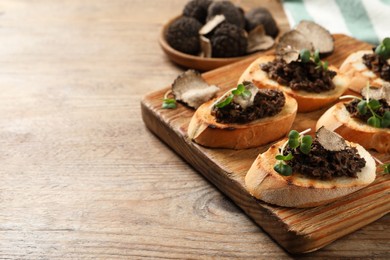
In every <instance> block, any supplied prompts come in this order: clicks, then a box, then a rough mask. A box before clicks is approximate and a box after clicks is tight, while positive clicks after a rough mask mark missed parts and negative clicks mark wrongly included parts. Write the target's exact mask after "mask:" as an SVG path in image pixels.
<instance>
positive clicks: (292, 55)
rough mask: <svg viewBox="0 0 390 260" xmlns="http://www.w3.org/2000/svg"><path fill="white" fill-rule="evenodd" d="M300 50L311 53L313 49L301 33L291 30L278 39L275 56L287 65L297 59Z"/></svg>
mask: <svg viewBox="0 0 390 260" xmlns="http://www.w3.org/2000/svg"><path fill="white" fill-rule="evenodd" d="M301 49H307V50H309V51H313V50H314V47H313V44H312V43H311V42H310V41H309V40H308V39H307V37H305V36H304V35H303V34H302V33H300V32H298V31H296V30H291V31H289V32H286V33H285V34H283V36H282V37H281V38H280V40H279V43H278V45H276V55H278V56H280V57H281V58H282V59H284V60H285V61H286V62H287V63H289V62H291V61H293V60H297V59H298V57H299V51H300V50H301Z"/></svg>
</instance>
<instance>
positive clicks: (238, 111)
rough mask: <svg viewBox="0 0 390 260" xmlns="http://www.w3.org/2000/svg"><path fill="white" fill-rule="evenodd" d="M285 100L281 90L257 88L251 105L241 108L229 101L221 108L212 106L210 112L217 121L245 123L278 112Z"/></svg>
mask: <svg viewBox="0 0 390 260" xmlns="http://www.w3.org/2000/svg"><path fill="white" fill-rule="evenodd" d="M285 102H286V99H285V97H284V95H283V93H282V92H281V91H278V90H270V89H259V91H258V92H257V94H256V96H255V98H254V102H253V105H252V106H249V107H247V108H245V109H243V108H242V107H241V106H240V105H239V104H236V103H234V102H231V103H230V104H228V105H227V106H224V107H222V108H217V107H214V108H213V110H212V111H211V114H212V115H214V116H215V118H216V121H217V122H218V123H239V124H245V123H248V122H251V121H254V120H256V119H260V118H264V117H268V116H273V115H276V114H278V113H279V112H280V111H281V110H282V109H283V106H284V104H285Z"/></svg>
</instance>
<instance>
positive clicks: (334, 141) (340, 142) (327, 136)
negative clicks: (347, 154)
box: [316, 126, 347, 151]
mask: <svg viewBox="0 0 390 260" xmlns="http://www.w3.org/2000/svg"><path fill="white" fill-rule="evenodd" d="M316 136H317V140H318V142H319V143H320V144H321V145H322V147H324V148H325V150H327V151H342V150H344V149H346V148H347V143H346V142H345V140H344V139H343V138H342V137H341V136H340V135H338V134H336V133H335V132H332V131H330V130H328V129H327V128H325V127H324V126H322V127H321V128H320V129H318V131H317V132H316Z"/></svg>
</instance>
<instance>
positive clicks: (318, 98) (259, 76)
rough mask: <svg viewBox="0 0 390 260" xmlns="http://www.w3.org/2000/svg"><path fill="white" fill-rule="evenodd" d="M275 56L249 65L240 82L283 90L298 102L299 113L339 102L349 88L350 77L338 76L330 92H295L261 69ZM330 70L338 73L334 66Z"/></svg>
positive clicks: (334, 79)
mask: <svg viewBox="0 0 390 260" xmlns="http://www.w3.org/2000/svg"><path fill="white" fill-rule="evenodd" d="M274 59H275V56H273V55H267V56H262V57H260V58H258V59H257V60H255V61H254V62H252V63H251V65H249V67H248V68H247V69H246V70H245V71H244V73H243V74H242V75H241V77H240V79H239V80H238V82H243V81H251V82H253V83H254V84H255V85H256V86H257V87H258V88H270V89H278V90H281V91H283V92H285V93H287V94H289V95H290V96H292V97H293V98H295V99H296V100H297V102H298V112H310V111H314V110H317V109H320V108H322V107H324V106H326V105H328V104H330V103H332V102H333V101H335V100H337V98H338V97H340V96H341V95H342V94H343V93H344V92H345V90H346V89H347V87H348V82H349V79H348V77H345V76H342V75H340V74H337V75H336V76H335V77H334V78H333V82H334V84H335V85H336V88H335V89H333V90H330V91H326V92H323V93H312V92H307V91H303V90H299V91H295V90H292V89H291V88H289V87H286V86H282V85H280V84H279V83H278V82H276V81H275V80H272V79H270V78H269V77H268V75H267V73H266V72H265V71H263V70H261V68H260V64H263V63H267V62H270V61H273V60H274ZM329 69H330V70H333V71H336V72H338V69H337V68H336V67H334V66H329Z"/></svg>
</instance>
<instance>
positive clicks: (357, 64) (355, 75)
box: [340, 50, 385, 93]
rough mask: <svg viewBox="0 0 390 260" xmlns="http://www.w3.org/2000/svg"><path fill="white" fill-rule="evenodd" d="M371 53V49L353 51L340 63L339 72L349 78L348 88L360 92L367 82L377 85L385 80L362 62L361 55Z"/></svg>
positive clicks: (380, 84)
mask: <svg viewBox="0 0 390 260" xmlns="http://www.w3.org/2000/svg"><path fill="white" fill-rule="evenodd" d="M372 53H373V51H372V50H362V51H357V52H354V53H352V54H350V55H349V56H348V57H347V58H346V59H345V61H344V62H343V64H341V66H340V72H341V73H342V74H344V75H345V76H348V77H349V78H350V83H349V86H348V88H349V89H351V90H353V91H355V92H358V93H360V91H361V90H362V88H364V87H366V86H367V82H368V83H369V84H370V85H371V86H377V87H380V86H382V84H383V83H384V82H385V81H384V80H383V79H381V78H380V77H378V76H377V75H376V74H375V73H374V72H372V71H371V70H370V69H369V68H367V66H366V65H364V63H363V59H362V57H363V55H364V54H372Z"/></svg>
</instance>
